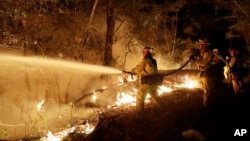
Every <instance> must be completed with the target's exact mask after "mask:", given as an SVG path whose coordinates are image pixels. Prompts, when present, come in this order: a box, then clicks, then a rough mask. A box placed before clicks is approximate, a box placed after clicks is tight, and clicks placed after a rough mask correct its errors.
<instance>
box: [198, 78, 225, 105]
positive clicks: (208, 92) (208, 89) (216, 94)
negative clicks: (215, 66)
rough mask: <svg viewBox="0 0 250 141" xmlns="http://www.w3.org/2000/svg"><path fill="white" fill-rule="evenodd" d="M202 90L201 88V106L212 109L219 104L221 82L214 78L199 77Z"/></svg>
mask: <svg viewBox="0 0 250 141" xmlns="http://www.w3.org/2000/svg"><path fill="white" fill-rule="evenodd" d="M201 82H202V88H203V106H204V107H212V106H214V105H215V104H218V103H219V100H220V97H221V93H220V90H221V89H223V88H222V86H223V85H222V83H223V82H222V81H221V80H219V79H218V78H216V77H212V76H210V77H209V76H206V77H201Z"/></svg>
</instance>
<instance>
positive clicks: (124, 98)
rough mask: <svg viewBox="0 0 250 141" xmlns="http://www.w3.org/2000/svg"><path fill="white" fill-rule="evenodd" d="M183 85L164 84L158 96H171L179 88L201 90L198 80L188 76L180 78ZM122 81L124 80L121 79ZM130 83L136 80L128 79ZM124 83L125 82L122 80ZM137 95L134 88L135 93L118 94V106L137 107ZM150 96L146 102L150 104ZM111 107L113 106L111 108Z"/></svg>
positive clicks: (160, 87)
mask: <svg viewBox="0 0 250 141" xmlns="http://www.w3.org/2000/svg"><path fill="white" fill-rule="evenodd" d="M180 79H181V80H180V81H181V83H178V84H177V83H175V82H172V83H171V84H163V85H161V86H158V90H157V91H158V94H159V95H163V94H167V93H168V94H169V93H170V92H172V91H173V90H175V89H178V88H188V89H194V88H200V83H199V80H198V79H194V78H193V79H192V78H190V77H189V76H188V75H183V76H181V78H180ZM120 80H122V79H120ZM128 80H129V81H134V79H128ZM122 81H123V82H124V80H122ZM136 94H137V89H136V88H134V89H133V91H130V92H124V91H122V92H118V93H117V100H116V102H115V103H116V105H118V106H120V105H122V104H130V105H135V102H136ZM149 98H150V95H149V94H148V95H147V97H146V101H145V102H149ZM110 107H111V106H110Z"/></svg>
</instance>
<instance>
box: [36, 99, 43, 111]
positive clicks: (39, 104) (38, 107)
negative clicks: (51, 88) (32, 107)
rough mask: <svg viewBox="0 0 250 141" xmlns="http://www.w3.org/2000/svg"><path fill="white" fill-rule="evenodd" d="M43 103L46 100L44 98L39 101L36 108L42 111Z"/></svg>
mask: <svg viewBox="0 0 250 141" xmlns="http://www.w3.org/2000/svg"><path fill="white" fill-rule="evenodd" d="M43 104H44V100H42V101H41V102H39V103H38V104H37V105H36V108H37V109H38V110H39V111H41V109H42V106H43Z"/></svg>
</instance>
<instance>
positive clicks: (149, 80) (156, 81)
mask: <svg viewBox="0 0 250 141" xmlns="http://www.w3.org/2000/svg"><path fill="white" fill-rule="evenodd" d="M190 61H191V59H189V60H187V61H186V62H185V63H184V64H183V65H182V66H181V67H179V68H178V69H175V70H173V71H171V72H169V73H165V74H164V73H162V74H152V75H147V76H144V77H142V78H141V83H146V84H151V85H161V84H162V82H163V77H164V76H168V75H171V74H174V73H176V72H178V71H180V70H181V69H183V68H184V67H185V66H186V65H187V64H188V63H189V62H190ZM122 72H123V73H126V74H130V75H131V77H132V78H133V75H137V74H136V73H134V72H130V71H124V70H123V71H122ZM106 89H107V88H105V89H95V90H94V91H93V92H89V93H86V94H84V95H82V96H81V97H79V98H78V99H76V100H75V101H74V104H77V103H79V102H80V101H81V100H83V99H84V98H86V97H88V96H91V95H93V94H94V93H95V92H101V93H102V92H103V91H105V90H106Z"/></svg>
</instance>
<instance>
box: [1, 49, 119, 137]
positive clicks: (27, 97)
mask: <svg viewBox="0 0 250 141" xmlns="http://www.w3.org/2000/svg"><path fill="white" fill-rule="evenodd" d="M120 74H121V71H120V70H118V69H115V68H111V67H105V66H101V65H91V64H83V63H77V62H69V61H63V60H56V59H49V58H41V57H22V56H17V55H15V56H12V55H9V54H8V55H6V54H1V55H0V105H1V106H0V112H1V115H0V130H1V131H5V132H6V134H5V132H2V134H0V139H13V138H19V137H24V136H27V135H30V136H35V135H37V134H39V135H40V134H43V133H44V134H47V131H48V130H50V131H53V130H58V129H62V128H66V127H68V126H70V124H72V123H73V122H74V120H75V119H85V118H86V119H89V118H96V117H97V114H98V111H97V110H98V106H104V105H108V104H112V103H114V102H115V97H116V92H115V89H108V90H107V91H105V92H103V93H98V92H97V93H96V95H97V96H96V100H95V101H93V99H92V98H91V95H90V96H89V97H86V98H85V99H83V100H81V101H80V102H79V103H78V105H74V101H75V100H77V99H78V98H79V97H81V96H83V95H85V94H87V93H90V92H93V90H95V89H100V88H107V87H111V86H112V85H114V82H115V81H117V80H116V79H117V76H119V75H120ZM103 75H106V76H110V78H111V79H110V78H109V79H105V78H103V77H101V76H103ZM111 91H112V92H111ZM91 102H93V103H94V105H97V106H96V107H86V106H85V103H91ZM39 103H42V104H41V108H40V109H39V108H38V107H37V106H38V104H39Z"/></svg>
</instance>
